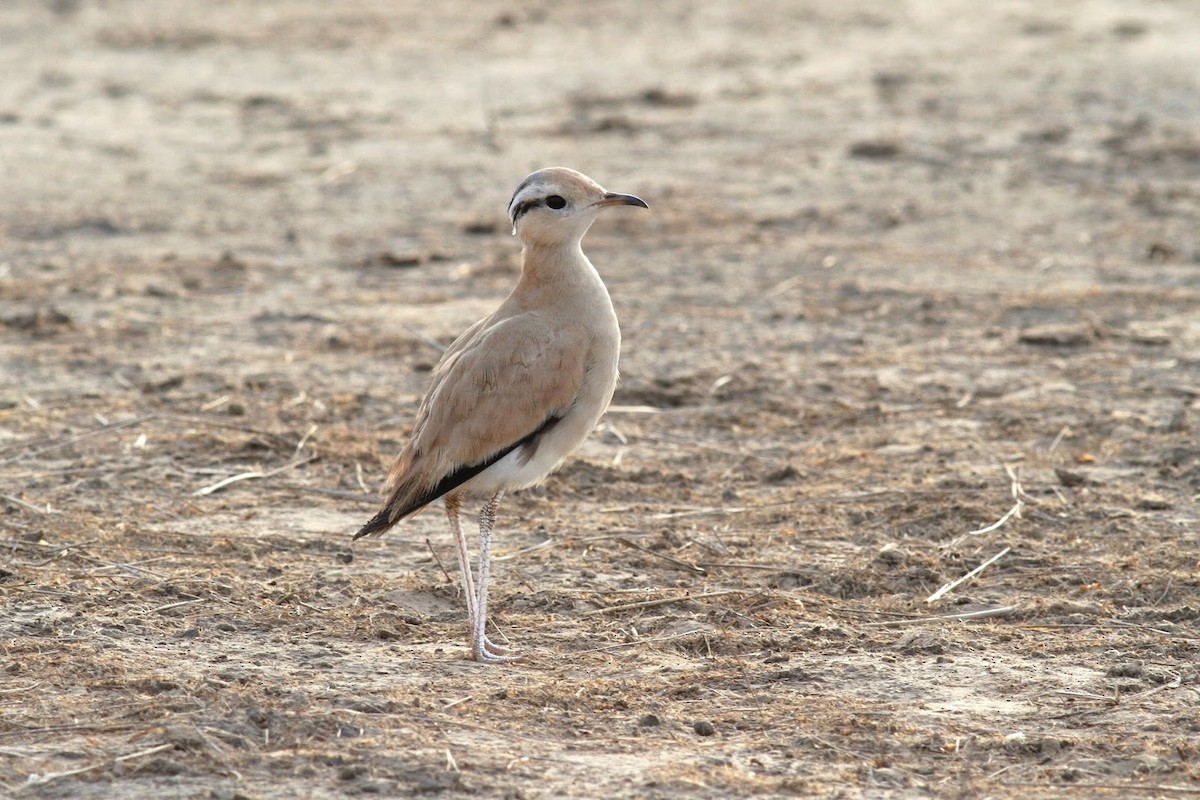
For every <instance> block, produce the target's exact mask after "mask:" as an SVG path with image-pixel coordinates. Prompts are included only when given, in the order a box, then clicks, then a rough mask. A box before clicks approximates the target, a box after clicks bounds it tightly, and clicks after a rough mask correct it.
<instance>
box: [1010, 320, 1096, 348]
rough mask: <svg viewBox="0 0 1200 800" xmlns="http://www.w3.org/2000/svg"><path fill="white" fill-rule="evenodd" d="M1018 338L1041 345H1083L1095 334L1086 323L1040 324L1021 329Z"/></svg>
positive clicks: (1088, 342) (1023, 341) (1027, 342)
mask: <svg viewBox="0 0 1200 800" xmlns="http://www.w3.org/2000/svg"><path fill="white" fill-rule="evenodd" d="M1017 338H1018V341H1020V342H1021V344H1032V345H1038V346H1040V347H1082V346H1084V345H1086V344H1090V343H1091V342H1092V339H1093V338H1094V336H1093V333H1092V329H1091V328H1090V327H1088V326H1086V325H1038V326H1035V327H1032V328H1026V329H1025V330H1023V331H1021V334H1020V336H1018V337H1017Z"/></svg>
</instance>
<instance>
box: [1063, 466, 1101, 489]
mask: <svg viewBox="0 0 1200 800" xmlns="http://www.w3.org/2000/svg"><path fill="white" fill-rule="evenodd" d="M1054 474H1055V475H1057V476H1058V482H1059V483H1061V484H1062V485H1063V486H1087V485H1088V484H1093V483H1095V481H1093V480H1092V479H1091V478H1089V477H1088V476H1087V475H1084V474H1083V473H1082V472H1074V471H1072V470H1069V469H1063V468H1062V467H1055V468H1054Z"/></svg>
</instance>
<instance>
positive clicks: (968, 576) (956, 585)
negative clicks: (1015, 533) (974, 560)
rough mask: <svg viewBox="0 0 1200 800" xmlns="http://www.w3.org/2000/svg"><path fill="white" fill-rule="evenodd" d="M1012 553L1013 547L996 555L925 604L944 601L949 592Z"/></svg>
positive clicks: (935, 594) (941, 589) (937, 592)
mask: <svg viewBox="0 0 1200 800" xmlns="http://www.w3.org/2000/svg"><path fill="white" fill-rule="evenodd" d="M1011 551H1012V548H1011V547H1006V548H1004V549H1003V550H1001V551H1000V552H999V553H996V555H994V556H992V557H991V558H989V559H988V560H987V561H985V562H983V563H982V564H980V565H979V566H978V567H976V568H975V569H973V570H971V571H970V572H968V573H967V574H966V575H963V576H962V577H960V578H955V579H954V580H952V581H950V582H949V583H947V584H946V585H945V586H943V587H942V588H940V589H938V590H937V591H936V592H934V593H933V594H931V595H929V597H926V598H925V602H926V603H934V602H936V601H938V600H940V599H942V598H943V597H945V596H946V595H947V594H948V593H949V592H951V591H953V590H954V589H956V588H958V587H959V586H961V585H962V584H964V583H966V582H967V581H969V580H971V579H972V578H974V577H976V576H977V575H979V574H980V573H982V572H983V571H984V570H985V569H987V568H988V567H990V566H991V565H992V564H995V563H996V562H997V561H999V560H1000V559H1002V558H1004V556H1006V555H1008V554H1009V553H1010V552H1011Z"/></svg>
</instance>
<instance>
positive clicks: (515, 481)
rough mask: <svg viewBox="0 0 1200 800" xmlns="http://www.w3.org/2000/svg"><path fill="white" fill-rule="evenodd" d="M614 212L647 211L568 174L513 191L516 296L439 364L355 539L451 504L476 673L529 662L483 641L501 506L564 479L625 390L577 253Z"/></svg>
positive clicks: (539, 176) (596, 291)
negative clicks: (472, 540)
mask: <svg viewBox="0 0 1200 800" xmlns="http://www.w3.org/2000/svg"><path fill="white" fill-rule="evenodd" d="M614 206H637V207H641V208H649V206H648V205H647V204H646V202H645V201H644V200H642V199H641V198H639V197H636V196H634V195H631V194H619V193H616V192H609V191H606V190H605V189H604V188H603V187H602V186H600V184H598V183H596V181H594V180H592V179H591V178H589V177H587V176H586V175H584V174H582V173H580V172H576V171H575V170H573V169H568V168H566V167H548V168H545V169H539V170H537V171H536V172H533V173H531V174H530V175H528V176H527V177H526V178H525V179H524V180H523V181H521V183H520V185H519V186H517V189H516V191H515V192H514V193H513V196H512V199H511V200H510V201H509V204H508V216H509V221H510V222H511V223H512V232H513V235H514V236H516V237H517V239H518V240H519V241H520V243H521V274H520V277H519V278H518V280H517V283H516V286H515V287H514V288H513V289H512V291H511V293H510V294H509V295H508V297H507V298H506V299H505V300H504V301H503V302H502V303H501V304H500V306H499V308H497V309H496V310H495V312H493V313H492V314H491V315H490V316H487V317H485V318H483V319H481V320H479V321H478V322H476V323H475V324H474V325H472V326H471V327H470V328H468V329H467V330H466V331H465V332H464V333H463V334H462V335H461V336H459V337H458V338H457V339H456V340H455V341H454V343H453V344H451V345H450V346H449V347H448V348H447V349H446V350H445V352H444V353H443V354H442V358H441V360H440V361H439V362H438V364H437V366H436V367H434V369H433V373H432V376H431V379H430V384H429V388H428V390H427V392H426V394H425V396H424V399H423V400H422V401H421V404H420V406H419V407H418V409H417V413H416V418H415V420H414V423H413V429H412V434H411V437H410V438H409V440H408V442H407V443H406V444H405V445H404V447H403V448H402V449H401V450H400V454H399V455H398V456H397V457H396V460H395V463H394V464H393V465H392V467H391V469H390V471H389V472H388V475H387V478H386V480H385V482H384V497H385V500H384V502H383V506H382V508H381V509H380V511H379V513H377V514H376V515H375V516H374V517H372V518H371V519H370V520H369V521H368V522H367V523H366V524H365V525H363V526H362V528H361V529H360V530H359V531H358V533H356V534H355V535H354V539H355V540H357V539H359V538H362V537H364V536H378V535H381V534H383V533H384V532H385V531H387V530H388V529H390V528H392V527H393V526H394V525H396V524H397V523H398V522H400V521H401V520H403V519H405V518H406V517H409V516H411V515H413V514H415V513H416V512H418V511H420V510H421V509H422V508H424V507H426V506H427V505H429V504H430V503H433V502H435V501H436V500H438V499H441V500H442V502H443V504H444V506H445V512H446V517H447V519H448V521H449V524H450V530H451V532H452V533H453V534H454V540H455V544H456V545H457V549H458V564H459V568H460V570H461V572H462V582H463V594H464V595H465V597H466V604H467V618H468V623H469V628H470V630H469V642H470V647H471V656H472V657H473V658H474V659H475V660H476V661H479V662H483V663H487V664H503V663H507V662H513V661H520V660H522V659H524V658H525V657H524V656H523V655H522V654H520V653H518V652H516V651H515V650H513V649H512V648H510V647H507V646H504V645H500V644H496V643H494V642H493V641H492V640H491V639H489V638H488V636H487V608H488V576H489V572H490V553H491V537H492V532H493V529H494V527H495V523H496V511H497V508H498V506H499V505H500V501H501V499H502V498H503V497H504V495H505V493H506V492H511V491H515V490H519V489H524V488H527V487H530V486H534V485H536V484H539V483H541V482H542V481H543V480H544V479H545V478H546V477H547V476H548V475H549V474H550V473H551V472H553V471H554V470H555V469H557V468H558V467H559V465H561V464H562V463H563V461H564V460H565V459H566V458H567V457H568V456H569V455H570V454H571V453H573V452H574V451H575V450H576V449H577V448H578V447H579V445H581V444H582V443H583V441H584V440H585V439H586V438H587V437H588V435H589V434H590V433H591V432H592V430H593V429H594V428H595V427H596V424H597V423H598V422H599V421H600V417H601V416H603V414H604V412H605V410H606V409H607V408H608V404H609V402H610V401H611V400H612V396H613V392H614V391H615V390H616V386H617V377H618V375H617V360H618V355H619V353H620V349H621V329H620V327H619V325H618V323H617V315H616V311H615V310H614V308H613V303H612V298H611V297H610V296H609V293H608V289H607V287H606V286H605V285H604V281H603V279H602V278H601V277H600V273H599V272H598V271H597V270H596V268H595V267H594V266H593V265H592V262H591V261H589V260H588V257H587V256H586V255H584V252H583V247H582V244H581V243H582V240H583V236H584V234H586V233H587V231H588V229H589V228H590V227H591V226H592V223H593V222H594V221H595V220H596V217H597V216H598V215H599V214H600V212H601V211H603V210H604V209H606V208H611V207H614ZM469 498H480V499H482V501H483V504H482V507H481V509H480V511H479V554H478V572H477V573H476V574H475V575H472V567H471V559H470V554H469V551H468V547H467V541H466V539H465V538H464V535H463V531H462V527H461V525H460V522H459V512H460V511H461V510H462V507H463V503H464V501H466V500H467V499H469Z"/></svg>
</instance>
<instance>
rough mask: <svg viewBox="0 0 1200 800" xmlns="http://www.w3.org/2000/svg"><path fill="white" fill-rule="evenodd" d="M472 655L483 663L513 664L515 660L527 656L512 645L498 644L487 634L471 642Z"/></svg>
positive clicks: (521, 659)
mask: <svg viewBox="0 0 1200 800" xmlns="http://www.w3.org/2000/svg"><path fill="white" fill-rule="evenodd" d="M471 656H472V657H473V658H474V659H475V660H476V661H478V662H480V663H483V664H511V663H512V662H514V661H524V660H525V656H523V655H521V654H520V653H518V652H516V651H515V650H513V649H512V648H511V647H505V646H504V645H502V644H496V643H495V642H493V641H492V640H491V639H489V638H487V637H486V636H483V637H480V638H478V639H476V640H475V641H473V642H472V643H471Z"/></svg>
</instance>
